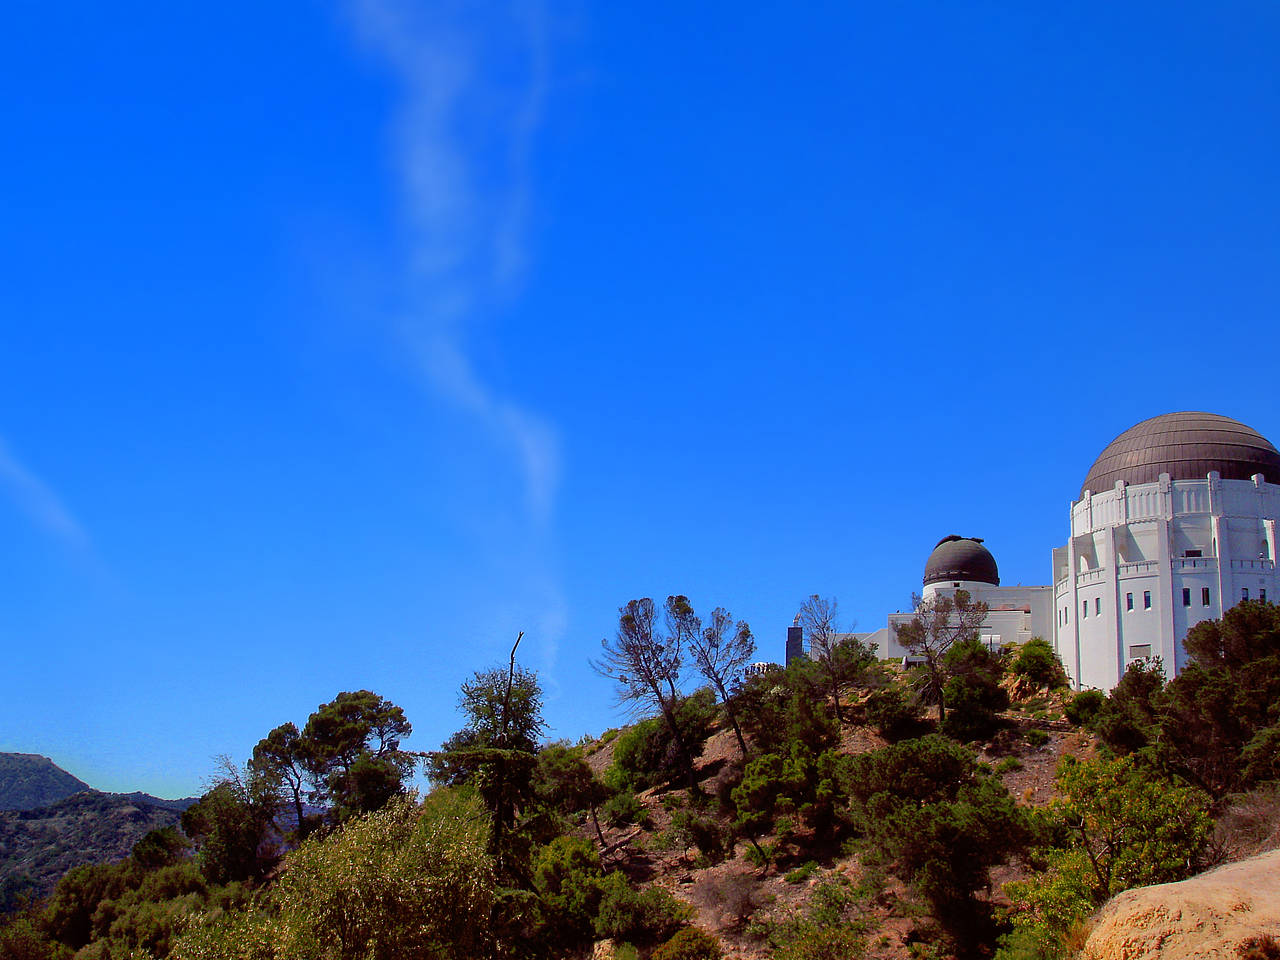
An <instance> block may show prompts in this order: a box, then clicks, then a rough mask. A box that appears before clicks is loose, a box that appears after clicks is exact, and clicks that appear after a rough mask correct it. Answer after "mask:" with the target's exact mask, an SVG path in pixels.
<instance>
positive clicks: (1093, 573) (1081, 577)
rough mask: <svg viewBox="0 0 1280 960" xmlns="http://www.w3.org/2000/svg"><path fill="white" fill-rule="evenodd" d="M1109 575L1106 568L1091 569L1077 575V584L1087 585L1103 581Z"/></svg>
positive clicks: (1079, 585) (1080, 585)
mask: <svg viewBox="0 0 1280 960" xmlns="http://www.w3.org/2000/svg"><path fill="white" fill-rule="evenodd" d="M1106 575H1107V571H1105V570H1089V571H1086V572H1085V573H1081V574H1077V575H1076V586H1078V587H1086V586H1088V585H1089V584H1091V583H1101V582H1102V581H1103V580H1104V579H1105V578H1106Z"/></svg>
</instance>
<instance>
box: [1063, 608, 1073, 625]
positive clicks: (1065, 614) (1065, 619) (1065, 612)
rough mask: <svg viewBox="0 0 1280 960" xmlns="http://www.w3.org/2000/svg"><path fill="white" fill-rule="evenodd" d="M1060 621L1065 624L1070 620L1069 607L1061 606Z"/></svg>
mask: <svg viewBox="0 0 1280 960" xmlns="http://www.w3.org/2000/svg"><path fill="white" fill-rule="evenodd" d="M1062 622H1063V623H1064V624H1066V623H1070V622H1071V608H1070V607H1063V608H1062Z"/></svg>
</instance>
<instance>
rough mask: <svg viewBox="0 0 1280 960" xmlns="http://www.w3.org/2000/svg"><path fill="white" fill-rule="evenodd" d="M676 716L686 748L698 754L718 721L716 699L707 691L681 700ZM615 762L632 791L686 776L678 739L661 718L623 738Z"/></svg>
mask: <svg viewBox="0 0 1280 960" xmlns="http://www.w3.org/2000/svg"><path fill="white" fill-rule="evenodd" d="M674 712H675V719H676V725H677V726H678V727H679V729H680V734H681V736H682V737H683V738H684V742H685V745H686V746H687V747H688V748H689V750H690V751H692V752H694V753H696V752H697V751H698V748H699V747H700V746H701V745H702V743H703V742H704V741H705V740H706V739H707V737H709V736H710V735H711V729H712V727H713V725H714V724H715V721H716V716H717V708H716V700H715V695H714V694H713V693H712V692H711V690H710V689H708V688H706V687H704V688H702V689H701V690H698V691H696V692H695V693H693V694H691V695H690V696H687V697H685V698H684V699H682V700H680V701H679V702H678V703H677V704H676V707H675V711H674ZM613 762H614V763H615V764H616V765H617V766H618V767H619V769H620V770H621V771H622V772H623V773H625V774H626V780H627V785H628V786H630V787H631V788H632V789H642V788H644V787H653V786H658V785H660V784H663V783H669V782H673V781H675V780H677V779H679V778H681V777H683V775H684V773H685V770H684V768H683V766H682V761H681V757H680V755H679V749H678V747H677V746H676V742H675V738H674V737H673V736H672V735H671V729H670V727H669V726H668V725H667V722H666V720H665V719H664V718H662V717H651V718H649V719H648V720H643V721H641V722H640V723H638V724H636V725H635V726H634V727H632V728H631V729H630V730H627V731H626V732H625V733H623V734H621V735H620V736H619V737H618V740H617V743H616V744H615V745H614V748H613Z"/></svg>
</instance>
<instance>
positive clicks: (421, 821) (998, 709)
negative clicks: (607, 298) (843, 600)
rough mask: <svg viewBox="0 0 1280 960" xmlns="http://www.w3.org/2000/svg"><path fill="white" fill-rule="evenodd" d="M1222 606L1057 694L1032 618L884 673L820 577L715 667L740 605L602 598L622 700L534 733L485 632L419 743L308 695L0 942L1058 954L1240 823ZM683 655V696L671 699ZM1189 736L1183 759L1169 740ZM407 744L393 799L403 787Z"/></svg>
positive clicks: (220, 956)
mask: <svg viewBox="0 0 1280 960" xmlns="http://www.w3.org/2000/svg"><path fill="white" fill-rule="evenodd" d="M813 599H814V600H817V598H813ZM1242 606H1243V607H1244V609H1240V610H1239V612H1237V611H1232V612H1230V613H1228V615H1227V617H1225V618H1224V620H1223V621H1222V622H1221V623H1214V624H1209V625H1204V626H1203V628H1200V627H1198V628H1196V629H1197V631H1199V632H1198V633H1197V632H1195V631H1193V634H1194V636H1193V637H1191V638H1189V639H1188V649H1190V650H1193V651H1194V652H1195V656H1196V657H1197V665H1196V666H1195V667H1194V668H1193V669H1191V670H1188V671H1187V672H1186V673H1184V674H1183V676H1182V677H1179V678H1178V679H1177V680H1174V681H1172V682H1170V683H1166V682H1165V681H1164V679H1163V677H1162V674H1161V673H1160V670H1159V665H1158V664H1141V665H1139V666H1138V667H1137V668H1135V669H1134V670H1131V671H1130V674H1129V675H1128V676H1126V679H1125V681H1124V682H1123V683H1122V684H1121V686H1120V687H1119V688H1117V690H1116V691H1115V693H1114V694H1113V695H1112V696H1111V697H1101V696H1099V695H1091V694H1088V693H1086V694H1080V695H1078V696H1075V697H1072V696H1071V695H1070V694H1069V693H1068V692H1067V691H1066V690H1065V689H1064V687H1063V686H1062V681H1063V674H1062V671H1061V667H1060V665H1059V664H1057V663H1056V660H1055V659H1054V657H1053V654H1052V650H1051V649H1050V648H1049V646H1048V644H1045V643H1044V642H1043V641H1033V642H1032V643H1029V644H1027V645H1025V646H1024V647H1022V648H1021V649H1020V650H1017V651H1014V652H1013V653H1012V654H1001V653H997V652H993V651H991V650H988V649H987V648H985V647H983V646H982V645H981V644H979V643H977V642H976V639H975V638H974V637H973V636H971V635H968V633H967V632H966V631H961V632H960V634H959V635H957V636H955V637H953V638H952V640H951V641H950V642H949V643H947V644H945V646H944V647H942V648H940V649H937V650H934V651H933V654H932V655H931V659H930V661H929V662H928V664H927V666H926V667H925V669H923V670H917V669H909V668H904V667H903V666H902V665H901V664H885V663H879V662H877V661H876V660H875V658H874V657H873V656H872V655H871V651H869V650H868V649H866V648H865V647H862V646H861V645H860V644H858V643H857V642H856V641H854V640H850V639H845V638H841V635H840V633H839V631H838V630H835V629H833V627H834V610H835V608H834V603H831V602H829V601H820V602H815V603H813V604H811V605H808V612H809V617H808V619H807V620H806V629H807V630H809V631H811V632H812V633H814V634H815V635H817V637H818V640H819V642H818V644H816V646H814V647H813V649H815V656H814V658H813V659H812V660H805V661H802V662H799V663H796V664H793V665H792V666H791V667H789V668H787V669H785V670H783V669H777V670H774V671H772V672H768V673H765V674H763V675H757V676H753V677H751V678H750V679H746V680H743V678H742V677H741V674H740V673H739V672H738V669H739V668H726V666H725V665H726V664H731V663H735V662H749V661H750V655H751V653H752V647H753V644H752V642H751V639H750V631H749V629H748V628H747V627H746V625H745V624H742V623H735V622H734V621H733V620H732V618H731V617H730V616H729V615H728V613H727V612H726V611H723V610H717V611H716V612H715V613H714V614H713V615H712V617H711V618H709V620H708V621H707V623H705V624H704V623H703V621H702V620H701V619H700V618H699V617H698V616H697V615H696V614H695V613H694V611H693V608H692V606H691V605H690V604H689V602H688V600H687V599H686V598H683V597H672V598H669V600H668V602H667V604H666V605H665V607H664V608H663V609H662V612H661V613H659V611H658V608H656V607H655V605H654V604H652V602H651V601H633V602H632V603H630V604H627V605H625V606H624V607H623V608H622V610H621V612H620V619H619V630H618V637H617V639H616V640H614V641H610V642H608V643H607V644H606V646H605V657H604V658H603V659H602V661H601V663H600V668H601V670H602V672H604V673H606V674H607V675H610V676H612V677H613V679H614V680H615V682H616V683H617V684H618V687H619V692H620V694H622V695H623V697H624V699H626V700H629V701H630V702H631V703H633V704H638V705H640V706H641V707H642V708H643V709H644V710H646V711H649V712H651V716H649V717H648V718H646V719H643V720H642V721H641V722H639V723H637V724H635V725H633V726H631V727H628V728H625V729H623V730H620V731H609V732H607V733H606V734H604V735H602V736H601V737H600V738H598V739H597V738H586V739H584V740H583V741H582V742H580V743H577V744H570V743H563V742H561V743H550V744H548V743H543V742H540V740H541V736H542V732H543V723H542V713H541V686H540V683H539V680H538V677H537V675H536V674H535V673H533V672H532V671H529V670H526V669H524V668H522V667H520V666H519V665H518V664H517V662H516V651H515V650H514V649H513V651H512V656H511V660H510V663H509V664H507V665H505V666H504V667H501V668H495V669H491V670H483V671H479V672H477V673H475V674H474V675H473V676H472V677H471V678H470V679H469V680H468V681H467V682H465V683H464V684H463V685H462V688H461V692H460V697H459V706H460V711H461V714H462V717H463V725H462V727H461V728H460V729H459V730H458V731H457V732H456V733H455V734H454V735H453V736H451V737H450V738H449V739H448V740H447V741H446V743H445V744H444V745H443V747H442V749H441V750H439V751H435V752H432V753H430V754H426V755H415V754H410V753H408V752H406V751H404V750H402V749H401V746H400V741H401V739H402V738H403V737H405V736H407V735H408V733H409V731H410V727H409V723H408V720H407V719H406V718H405V717H404V715H403V713H402V712H401V711H400V710H399V708H397V707H395V705H393V704H390V703H388V702H387V701H385V700H383V699H382V698H380V697H378V696H377V695H376V694H373V693H370V692H369V691H356V692H349V693H343V694H340V695H339V696H338V697H336V698H335V699H334V700H333V701H331V702H330V703H328V704H322V705H321V706H320V707H319V708H317V710H316V712H315V713H313V714H312V715H311V717H310V718H308V719H307V721H306V722H305V723H304V724H302V725H301V727H299V726H297V725H295V724H294V723H292V722H286V723H284V724H282V725H281V726H280V727H277V728H276V729H275V730H273V731H271V732H270V733H269V734H268V735H267V736H266V737H264V738H263V741H262V742H261V743H260V744H259V745H258V748H257V749H255V751H254V752H253V756H252V757H251V758H250V759H249V761H248V763H247V764H246V765H245V766H244V767H243V768H241V767H237V766H234V765H229V766H228V767H227V769H226V770H225V771H224V776H223V777H222V779H221V780H220V781H219V782H218V783H217V784H216V785H215V786H214V787H213V788H212V789H211V790H210V791H209V792H208V793H206V794H205V796H204V797H203V798H201V800H200V802H199V803H197V804H196V805H195V806H193V807H192V808H191V809H189V810H188V811H186V813H185V814H183V816H182V822H181V826H182V833H179V832H178V831H176V830H172V829H169V830H159V831H153V832H152V833H149V834H148V835H147V836H146V837H145V838H144V839H143V840H142V841H141V842H139V843H138V844H137V845H135V847H134V849H133V851H132V853H131V855H130V856H129V858H128V859H127V860H124V861H122V862H120V863H118V864H114V865H104V866H94V867H79V868H77V869H75V870H72V871H71V872H70V873H68V874H67V875H66V876H65V877H64V878H63V879H62V880H61V881H60V882H59V884H58V886H57V888H56V890H55V891H54V893H53V895H52V897H51V898H50V899H49V900H48V901H47V902H46V903H44V904H35V905H33V906H32V907H31V908H30V909H29V910H27V911H26V912H25V913H22V914H20V915H18V916H16V917H15V918H14V919H13V920H12V921H11V922H10V923H9V924H8V926H7V927H5V928H4V929H2V930H0V954H4V955H6V956H15V957H21V958H24V960H51V958H59V960H65V958H67V957H70V956H72V954H74V955H75V957H76V958H78V960H108V958H126V957H127V958H129V960H151V958H161V957H167V956H172V957H175V958H180V960H186V958H191V960H224V958H225V960H230V958H233V957H234V958H257V960H284V958H288V960H331V958H332V960H339V958H342V960H345V958H366V957H386V958H394V957H418V956H433V957H442V958H443V957H459V958H460V957H468V958H483V957H493V958H499V957H512V958H529V960H533V958H544V957H545V958H552V957H554V958H571V957H578V956H581V957H586V956H588V955H589V954H590V953H591V951H592V947H593V944H595V943H597V942H598V941H600V940H605V939H607V940H610V941H612V942H613V947H612V950H613V954H612V955H613V956H615V957H618V958H623V957H637V956H638V957H646V958H653V960H699V958H704V960H715V958H719V957H722V956H727V957H744V958H745V957H751V958H757V957H759V958H763V957H776V958H782V960H823V958H837V957H839V958H846V957H863V956H865V957H882V958H907V957H921V958H924V957H948V956H953V957H962V958H964V957H992V956H998V957H1000V958H1002V960H1023V958H1028V960H1029V958H1042V960H1053V958H1058V957H1065V956H1067V955H1068V954H1069V952H1070V950H1071V949H1072V947H1073V945H1074V944H1076V943H1078V942H1080V938H1081V935H1082V931H1083V930H1084V929H1085V927H1084V924H1085V921H1086V919H1087V918H1088V916H1089V915H1090V914H1091V913H1092V912H1093V911H1094V910H1095V909H1096V908H1097V907H1098V906H1099V905H1100V904H1102V903H1103V902H1104V901H1105V900H1106V899H1107V898H1108V897H1110V896H1112V895H1113V894H1114V893H1116V892H1118V891H1120V890H1124V889H1127V888H1130V887H1133V886H1137V885H1141V884H1146V883H1153V882H1161V881H1166V880H1176V879H1180V878H1182V877H1185V876H1188V875H1190V874H1191V873H1194V872H1196V871H1197V870H1199V869H1201V868H1202V867H1203V866H1205V865H1208V864H1210V863H1212V862H1215V861H1217V860H1220V859H1221V858H1222V857H1223V856H1224V851H1226V850H1228V849H1231V848H1232V846H1233V843H1236V842H1237V841H1239V840H1240V838H1241V837H1242V836H1244V835H1245V834H1246V833H1248V834H1249V835H1250V837H1254V838H1256V837H1264V836H1268V835H1269V836H1273V837H1274V829H1275V816H1274V811H1275V809H1276V808H1277V806H1280V804H1275V803H1272V804H1271V806H1270V807H1268V806H1267V802H1266V800H1265V798H1266V797H1269V796H1274V795H1275V793H1274V789H1273V787H1270V786H1268V785H1267V784H1268V783H1269V782H1270V781H1271V780H1273V779H1274V771H1273V770H1272V769H1271V768H1270V767H1268V766H1267V763H1268V762H1269V760H1270V758H1271V757H1273V756H1274V753H1273V752H1272V753H1267V751H1266V745H1267V744H1269V743H1271V742H1272V739H1273V738H1274V737H1275V736H1276V734H1275V729H1276V727H1275V725H1276V723H1277V721H1278V720H1280V718H1278V717H1276V716H1275V710H1276V703H1277V699H1276V696H1275V694H1276V692H1277V689H1280V688H1277V686H1276V685H1277V684H1280V612H1278V611H1277V608H1275V607H1271V606H1269V605H1266V604H1246V605H1242ZM922 626H923V625H922ZM690 654H692V657H690ZM690 662H692V664H693V666H694V667H695V668H696V669H697V671H698V672H699V673H700V674H701V675H702V677H703V679H705V680H706V681H707V686H705V687H703V688H700V689H698V690H697V691H695V692H694V693H691V694H687V695H686V694H685V693H683V692H682V691H683V690H684V689H685V688H686V687H685V684H684V683H683V682H682V681H683V680H685V678H686V668H687V667H688V666H689V664H690ZM717 676H719V677H720V682H717V680H716V677H717ZM1228 695H1229V696H1231V697H1234V698H1236V699H1235V700H1234V701H1232V703H1233V704H1234V710H1233V712H1232V713H1231V714H1230V715H1226V714H1224V713H1223V712H1222V711H1221V709H1218V708H1215V707H1214V705H1215V704H1218V705H1219V707H1220V705H1221V703H1222V701H1221V699H1220V698H1221V697H1223V696H1228ZM942 698H945V718H944V717H943V716H941V715H940V714H942V711H941V710H939V709H938V706H939V704H938V700H939V699H942ZM1215 698H1219V699H1215ZM1250 698H1255V699H1253V700H1250ZM1068 717H1069V718H1071V719H1070V720H1068V719H1067V718H1068ZM1093 730H1096V734H1095V733H1094V732H1092V731H1093ZM1193 730H1196V731H1200V732H1199V733H1198V734H1196V736H1204V737H1207V738H1209V739H1208V742H1210V743H1213V744H1215V745H1216V753H1215V754H1214V755H1213V756H1212V757H1210V756H1209V755H1208V754H1207V752H1206V751H1205V750H1203V749H1197V748H1195V747H1194V745H1192V748H1191V749H1189V750H1188V751H1187V752H1185V753H1182V754H1178V753H1175V752H1172V751H1170V750H1169V748H1168V746H1167V744H1168V743H1170V742H1174V743H1190V741H1191V740H1192V739H1194V737H1193V735H1192V733H1191V732H1190V731H1193ZM1179 738H1182V739H1179ZM419 760H423V761H425V762H426V764H427V769H428V771H429V774H430V777H431V779H432V783H433V785H434V787H435V789H434V790H433V792H432V793H431V794H430V795H428V796H427V797H425V798H419V797H416V796H414V795H412V794H409V793H406V792H405V790H404V788H403V783H404V776H405V774H406V773H407V772H408V770H409V769H410V768H411V766H412V764H413V763H414V762H417V761H419ZM1245 788H1248V789H1252V790H1254V793H1252V794H1249V795H1246V796H1244V797H1241V796H1239V795H1237V794H1232V793H1231V791H1233V790H1240V789H1245ZM307 804H314V805H315V806H314V807H312V806H307ZM317 810H318V811H321V812H319V813H315V812H314V811H317ZM1268 818H1270V819H1268ZM1268 831H1271V833H1270V834H1269V833H1268ZM1250 842H1251V843H1253V845H1254V846H1255V847H1256V845H1257V842H1259V841H1256V839H1255V840H1251V841H1250ZM1237 845H1239V844H1237ZM1249 852H1252V851H1249Z"/></svg>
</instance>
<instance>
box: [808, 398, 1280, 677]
mask: <svg viewBox="0 0 1280 960" xmlns="http://www.w3.org/2000/svg"><path fill="white" fill-rule="evenodd" d="M1278 518H1280V451H1277V450H1276V448H1275V446H1273V445H1272V444H1271V443H1270V442H1269V441H1268V440H1267V439H1266V438H1264V437H1263V436H1261V435H1260V434H1259V433H1258V432H1257V431H1256V430H1253V429H1252V428H1251V427H1248V426H1245V425H1244V424H1243V423H1240V422H1239V421H1237V420H1232V419H1230V418H1229V417H1223V416H1218V415H1216V414H1211V413H1199V412H1183V413H1168V414H1163V415H1162V416H1158V417H1153V418H1151V419H1150V420H1144V421H1143V422H1142V423H1139V424H1136V425H1135V426H1133V427H1130V428H1129V429H1128V430H1126V431H1125V432H1124V433H1122V434H1120V436H1118V437H1116V438H1115V440H1113V441H1112V442H1111V443H1110V444H1108V445H1107V446H1106V448H1105V449H1104V450H1103V451H1102V453H1101V454H1100V455H1099V456H1098V458H1097V460H1096V461H1095V462H1094V464H1093V466H1092V468H1091V469H1090V470H1089V472H1088V474H1087V475H1086V477H1085V480H1084V483H1083V484H1082V486H1081V489H1080V495H1079V498H1078V499H1076V500H1074V501H1073V502H1072V504H1071V508H1070V536H1069V539H1068V541H1067V543H1066V544H1065V545H1064V546H1061V547H1058V548H1056V549H1055V550H1053V554H1052V562H1053V567H1052V569H1053V582H1052V584H1051V585H1047V586H1029V587H1024V586H1018V587H1002V586H1000V573H999V569H998V567H997V565H996V561H995V558H994V557H993V556H992V554H991V552H990V551H989V550H988V549H987V548H986V547H985V546H983V543H982V540H981V539H979V538H974V537H959V536H950V537H945V538H943V539H942V540H941V541H939V542H938V544H937V546H936V547H934V549H933V552H932V553H931V554H930V555H929V559H928V560H927V561H926V563H925V573H924V589H923V591H922V593H921V596H922V597H923V598H925V599H928V598H930V597H933V596H937V595H942V596H954V595H955V593H956V592H957V591H959V590H966V591H968V593H969V595H970V597H971V598H972V599H973V600H974V601H982V602H984V603H986V604H987V606H988V613H987V618H986V621H985V622H984V623H983V625H982V628H981V632H980V633H981V638H982V640H983V641H984V642H985V643H987V644H988V645H989V646H991V647H992V648H999V647H1002V646H1010V645H1013V644H1021V643H1025V642H1026V641H1027V640H1029V639H1031V637H1034V636H1038V637H1043V638H1045V639H1046V640H1051V642H1052V643H1053V645H1054V649H1055V650H1056V651H1057V653H1058V656H1059V657H1060V658H1061V659H1062V663H1063V666H1064V667H1065V668H1066V670H1067V673H1068V675H1069V676H1070V678H1071V681H1072V684H1073V686H1075V687H1076V688H1077V689H1088V688H1096V689H1099V690H1104V691H1105V690H1110V689H1111V688H1112V687H1114V686H1115V685H1116V684H1117V683H1118V682H1119V680H1120V678H1121V677H1122V676H1124V672H1125V670H1126V669H1128V666H1129V664H1130V663H1132V662H1134V661H1135V660H1141V659H1144V658H1147V657H1160V658H1161V659H1162V661H1163V663H1164V666H1165V670H1166V672H1167V673H1168V674H1169V675H1170V676H1174V675H1176V674H1177V673H1179V672H1181V670H1182V669H1183V668H1184V667H1185V666H1186V661H1187V655H1186V650H1185V649H1184V647H1183V640H1184V639H1185V638H1186V635H1187V631H1188V630H1190V629H1191V628H1192V627H1193V626H1195V625H1196V624H1197V623H1199V622H1200V621H1202V620H1209V619H1216V618H1219V617H1221V616H1222V613H1223V611H1224V610H1227V609H1229V608H1231V607H1232V606H1234V605H1235V604H1236V603H1239V602H1240V601H1241V600H1272V601H1276V600H1280V580H1277V575H1276V566H1275V560H1276V550H1277V542H1276V536H1277V535H1276V521H1277V519H1278ZM911 618H912V614H910V613H895V614H890V615H889V618H888V620H889V622H888V624H887V626H885V627H883V628H881V629H880V630H877V631H875V632H874V633H866V634H856V636H858V637H859V639H862V640H864V641H865V642H868V643H870V644H872V645H873V646H874V647H875V648H876V650H877V652H878V653H879V655H880V656H881V657H895V658H896V657H903V658H907V657H909V651H907V650H905V649H904V648H903V647H902V646H901V645H900V644H899V643H898V641H897V629H896V628H897V627H899V626H901V625H903V624H905V623H909V622H910V621H911ZM796 640H797V638H792V637H789V638H788V648H789V651H790V648H791V647H792V646H793V644H795V643H796Z"/></svg>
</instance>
